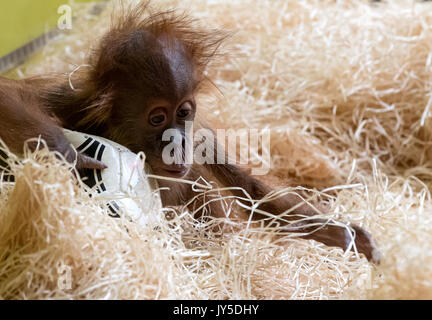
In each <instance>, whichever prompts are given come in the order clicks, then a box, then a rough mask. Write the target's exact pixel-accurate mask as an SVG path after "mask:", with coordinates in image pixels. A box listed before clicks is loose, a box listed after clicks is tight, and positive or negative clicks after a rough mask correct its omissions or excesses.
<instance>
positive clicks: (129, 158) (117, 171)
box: [64, 129, 162, 226]
mask: <svg viewBox="0 0 432 320" xmlns="http://www.w3.org/2000/svg"><path fill="white" fill-rule="evenodd" d="M64 135H65V137H66V138H67V139H68V140H69V141H70V142H71V144H72V145H73V146H74V147H75V149H76V150H77V151H79V152H82V153H84V154H86V155H87V156H89V157H91V158H94V159H96V160H99V161H102V162H103V163H104V164H105V165H107V166H108V168H106V169H104V170H94V169H85V170H84V175H85V176H86V177H84V178H83V182H84V183H85V184H86V185H87V186H89V187H90V188H95V189H96V190H97V192H98V196H97V197H95V199H97V200H105V201H106V204H107V205H108V208H109V210H110V211H111V213H110V216H112V217H120V216H122V215H123V216H125V217H127V218H128V219H131V220H133V221H135V222H137V223H139V224H140V225H142V226H149V224H150V225H151V226H156V225H157V224H158V221H159V220H158V216H157V215H153V214H149V213H152V212H159V210H158V209H160V208H161V207H162V204H161V200H160V195H159V193H158V191H157V185H156V183H155V182H150V181H149V179H148V178H147V172H150V168H149V167H148V166H147V165H145V167H144V170H142V160H141V159H140V157H139V156H138V155H137V154H135V153H133V152H132V151H130V150H129V149H127V148H126V147H124V146H122V145H120V144H118V143H115V142H113V141H110V140H108V139H105V138H101V137H98V136H93V135H89V134H86V133H81V132H75V131H70V130H67V129H64ZM153 181H154V180H153ZM155 209H157V210H155Z"/></svg>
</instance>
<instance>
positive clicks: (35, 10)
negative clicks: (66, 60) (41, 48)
mask: <svg viewBox="0 0 432 320" xmlns="http://www.w3.org/2000/svg"><path fill="white" fill-rule="evenodd" d="M93 1H94V0H93ZM74 2H91V0H75V1H74ZM62 4H69V1H68V0H0V57H2V56H4V55H6V54H8V53H9V52H11V51H13V50H15V49H17V48H19V47H21V46H22V45H24V44H26V43H27V42H29V41H31V40H33V39H35V38H37V37H38V36H40V35H41V34H43V33H45V32H46V31H48V30H50V29H52V28H53V27H55V26H56V25H57V20H58V18H59V17H60V15H59V14H58V13H57V9H58V7H59V6H61V5H62Z"/></svg>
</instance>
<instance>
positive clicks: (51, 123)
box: [0, 4, 377, 260]
mask: <svg viewBox="0 0 432 320" xmlns="http://www.w3.org/2000/svg"><path fill="white" fill-rule="evenodd" d="M149 10H150V9H149V6H148V5H147V4H141V5H139V6H138V7H135V8H133V9H132V10H124V12H123V14H121V15H120V16H119V18H116V19H114V20H113V21H114V22H113V26H112V28H111V30H110V31H109V32H108V33H107V34H106V35H105V36H104V37H103V38H102V40H101V42H100V44H99V46H98V47H97V48H96V50H95V52H94V54H93V55H92V56H91V57H90V59H89V65H90V67H89V68H86V72H85V73H84V74H83V73H80V74H79V76H78V77H74V81H73V84H74V88H71V86H70V84H69V82H68V79H67V78H62V77H58V78H57V79H45V80H44V79H42V78H39V79H27V80H21V81H14V80H8V79H2V78H0V136H1V138H2V139H3V140H4V141H5V143H6V144H7V145H8V146H9V147H10V148H11V150H12V151H14V152H18V153H19V152H21V151H22V147H23V144H24V141H25V140H27V139H28V138H33V137H37V136H38V135H41V136H42V138H44V139H45V140H46V141H47V145H48V147H49V148H50V149H51V150H56V151H59V152H60V153H62V154H68V156H67V159H68V160H69V161H73V160H74V159H75V154H74V153H73V151H71V148H70V146H69V144H68V142H67V141H66V139H65V138H64V136H63V134H62V132H61V128H60V127H61V126H62V127H65V128H68V129H71V130H76V131H81V132H86V133H89V134H94V135H99V136H103V137H106V138H108V139H111V140H113V141H115V142H118V143H120V144H122V145H125V146H127V147H128V148H130V149H131V150H132V151H134V152H139V151H144V152H145V154H146V157H147V161H148V162H149V164H150V166H151V167H152V169H153V171H154V172H155V173H156V174H160V175H164V173H165V175H167V174H166V171H164V170H165V169H167V167H166V166H164V165H163V163H162V159H161V150H162V148H163V147H164V143H162V141H161V134H162V132H163V130H165V129H167V128H177V129H179V130H180V131H181V132H182V133H183V135H184V121H186V120H193V119H194V117H195V111H196V103H195V99H194V95H195V93H196V92H197V91H198V90H199V89H200V87H201V84H202V83H203V82H204V81H205V80H206V79H205V76H204V73H203V72H204V70H205V68H206V65H207V64H208V62H209V61H210V60H211V59H212V58H213V57H214V56H215V54H216V52H217V49H218V47H219V46H220V44H221V42H222V41H223V40H224V38H225V37H226V35H225V34H224V33H221V32H219V31H212V32H209V31H203V30H201V29H200V28H198V27H197V26H196V22H195V21H194V20H192V19H190V18H188V17H187V16H186V15H177V14H175V13H174V12H156V13H151V12H150V14H149ZM150 11H151V10H150ZM143 17H144V18H143ZM185 104H187V105H188V106H189V107H190V108H191V110H192V111H191V112H190V114H188V116H187V119H186V118H185V119H180V120H179V118H178V113H177V112H178V110H179V109H178V108H183V106H184V105H185ZM173 110H174V111H175V113H174V115H172V113H173V112H172V111H173ZM158 112H159V113H161V114H162V115H163V116H162V117H163V119H164V122H163V125H161V127H157V126H154V125H149V121H150V119H154V115H153V114H152V113H156V115H157V114H158ZM159 119H160V118H159ZM151 121H153V120H151ZM195 121H197V120H195ZM200 126H203V124H200ZM197 127H198V125H197ZM77 166H78V167H79V168H85V167H90V168H103V166H104V165H103V164H101V163H98V162H97V161H94V160H91V159H88V158H86V157H85V156H83V155H79V157H78V164H77ZM168 169H169V168H168ZM200 177H203V178H205V179H207V180H214V179H215V180H217V181H218V183H219V184H220V185H221V186H225V187H241V188H243V189H244V191H246V192H247V194H248V195H250V197H251V198H252V199H256V200H259V199H262V198H263V197H264V196H265V195H267V194H268V193H269V192H271V191H272V189H271V188H270V187H269V186H267V185H266V184H264V183H262V182H261V181H260V180H257V179H255V178H254V177H252V176H250V175H249V174H247V173H246V171H245V170H243V169H242V168H240V167H238V166H235V165H231V164H205V165H196V164H193V165H192V166H190V167H188V168H187V174H186V175H185V176H184V177H183V178H185V179H189V180H197V179H199V178H200ZM158 182H159V185H160V186H161V187H167V188H170V190H171V191H169V192H167V191H161V196H162V201H163V204H164V205H165V206H181V205H184V204H185V203H187V202H188V201H189V200H190V199H192V198H193V197H195V196H196V195H197V193H196V192H194V191H193V190H192V188H191V187H190V185H189V184H180V183H172V182H168V181H166V180H160V181H158ZM232 193H233V195H235V196H238V197H243V198H244V197H245V193H244V192H243V191H240V190H234V191H232ZM243 202H244V203H245V204H248V205H250V204H251V203H249V201H247V200H243ZM300 202H301V198H300V197H299V196H296V195H290V196H284V197H282V198H279V199H276V200H273V201H271V202H266V203H263V204H262V205H260V207H259V209H260V210H263V211H266V212H270V213H273V214H276V215H280V216H281V217H282V216H283V219H281V220H279V221H277V222H275V221H272V222H270V221H266V215H263V214H258V213H254V215H253V220H254V221H266V223H267V224H275V223H281V224H282V225H283V226H284V227H282V229H281V230H286V231H289V232H312V233H311V234H309V235H308V236H304V237H305V238H307V239H314V240H317V241H321V242H323V243H325V244H327V245H330V246H339V247H342V248H344V249H346V248H347V247H348V245H349V243H350V239H351V232H350V231H348V230H347V229H345V228H341V227H337V226H330V225H325V221H324V220H319V219H313V220H312V221H309V222H314V223H317V224H320V225H321V227H320V228H318V229H317V227H316V226H315V227H307V226H305V225H304V224H301V223H297V224H295V225H293V224H289V221H290V220H291V221H292V220H295V219H298V218H299V217H300V216H307V217H310V216H313V215H315V214H316V212H315V209H314V208H312V207H311V206H309V205H307V204H303V205H301V206H300V207H299V208H297V209H296V210H295V211H294V212H293V213H290V214H288V215H287V214H284V212H285V211H287V210H289V209H290V208H292V207H293V206H295V205H297V204H299V203H300ZM220 206H221V204H220V203H218V202H212V203H211V204H209V205H208V208H207V209H208V210H209V211H210V212H211V213H212V215H215V216H221V215H223V212H222V210H221V207H220ZM195 207H196V203H195ZM283 228H285V229H283ZM314 229H317V230H316V231H314ZM352 230H354V231H355V233H356V239H355V243H356V245H357V249H358V250H359V252H361V253H364V254H365V255H366V257H367V258H368V259H374V260H377V255H376V252H375V249H374V248H373V245H372V241H371V239H370V237H369V235H368V233H367V232H365V231H364V230H362V229H361V228H359V227H353V229H352Z"/></svg>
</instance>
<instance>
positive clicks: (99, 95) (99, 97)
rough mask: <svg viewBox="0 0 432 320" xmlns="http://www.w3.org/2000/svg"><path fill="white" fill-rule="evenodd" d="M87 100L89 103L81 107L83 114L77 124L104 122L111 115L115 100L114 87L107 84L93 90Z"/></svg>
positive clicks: (90, 124)
mask: <svg viewBox="0 0 432 320" xmlns="http://www.w3.org/2000/svg"><path fill="white" fill-rule="evenodd" d="M89 101H91V103H90V104H89V105H88V106H85V107H84V108H83V109H82V110H83V111H84V113H85V115H84V116H83V118H82V119H81V120H80V121H79V122H78V123H77V125H78V126H86V127H90V126H93V125H100V124H103V123H106V122H107V121H108V120H109V118H110V116H111V113H112V108H113V105H114V101H115V90H114V87H113V86H111V85H108V86H106V87H105V88H102V89H99V90H95V91H94V93H93V97H92V98H90V99H89Z"/></svg>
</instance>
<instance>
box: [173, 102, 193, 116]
mask: <svg viewBox="0 0 432 320" xmlns="http://www.w3.org/2000/svg"><path fill="white" fill-rule="evenodd" d="M192 111H193V107H192V104H191V103H190V102H185V103H183V104H182V105H181V106H180V107H179V108H178V109H177V118H180V119H185V118H187V117H188V116H189V115H190V114H191V113H192Z"/></svg>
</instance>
